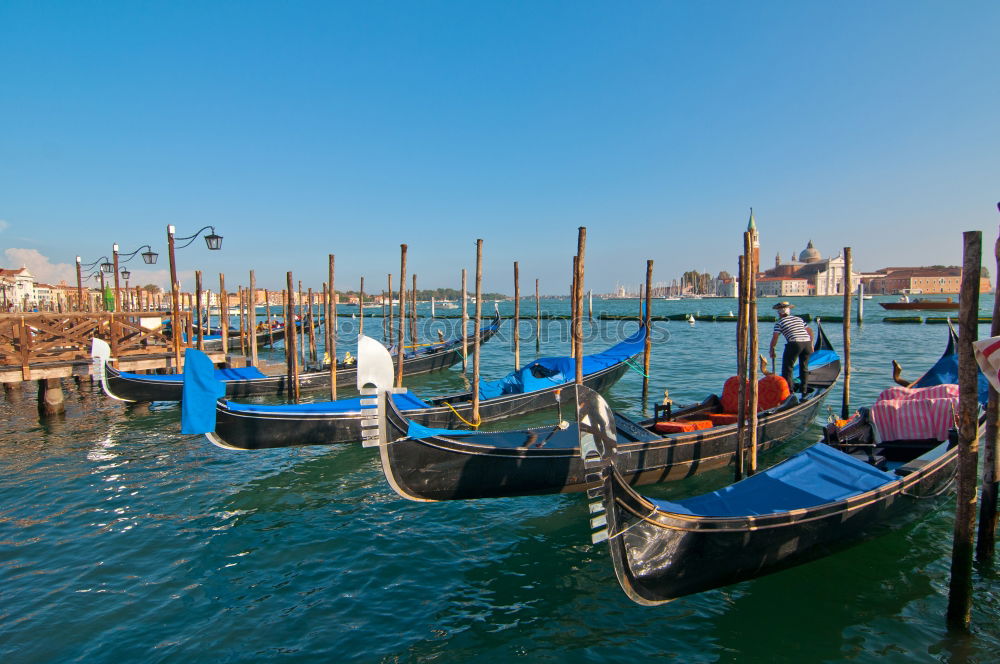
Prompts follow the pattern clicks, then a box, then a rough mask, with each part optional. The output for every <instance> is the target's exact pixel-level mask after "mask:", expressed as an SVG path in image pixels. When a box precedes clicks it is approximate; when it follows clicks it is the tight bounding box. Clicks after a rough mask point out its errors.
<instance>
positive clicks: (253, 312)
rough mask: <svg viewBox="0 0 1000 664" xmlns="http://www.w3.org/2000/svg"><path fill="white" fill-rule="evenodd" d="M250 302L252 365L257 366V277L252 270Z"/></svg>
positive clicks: (248, 312)
mask: <svg viewBox="0 0 1000 664" xmlns="http://www.w3.org/2000/svg"><path fill="white" fill-rule="evenodd" d="M247 299H248V300H250V301H249V302H248V303H247V307H248V309H247V318H248V320H249V321H250V324H249V328H250V364H251V366H255V367H256V366H257V365H258V362H257V276H256V275H255V274H254V271H253V270H250V297H249V298H247Z"/></svg>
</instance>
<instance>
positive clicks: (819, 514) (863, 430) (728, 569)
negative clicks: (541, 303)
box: [590, 335, 986, 605]
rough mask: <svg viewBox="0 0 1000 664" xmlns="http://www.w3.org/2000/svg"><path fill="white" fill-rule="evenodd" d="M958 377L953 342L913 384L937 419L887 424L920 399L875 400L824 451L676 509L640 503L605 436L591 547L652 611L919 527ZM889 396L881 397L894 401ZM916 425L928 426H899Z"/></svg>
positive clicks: (950, 460)
mask: <svg viewBox="0 0 1000 664" xmlns="http://www.w3.org/2000/svg"><path fill="white" fill-rule="evenodd" d="M957 370H958V365H957V357H956V355H955V351H954V337H953V335H952V336H951V337H950V339H949V343H948V347H947V349H946V351H945V353H944V355H943V356H942V357H941V359H940V360H939V361H938V362H937V364H935V366H934V367H933V368H932V369H931V370H930V371H928V372H927V373H926V374H925V375H924V376H923V377H922V378H921V379H920V380H919V381H916V383H914V384H913V386H914V387H921V388H927V389H928V390H931V391H933V392H934V394H933V396H934V397H935V398H934V399H930V400H921V401H919V403H917V404H916V406H917V407H919V408H923V409H924V410H923V411H922V412H923V413H931V412H936V413H937V416H936V421H935V418H934V417H931V416H930V415H924V416H921V417H920V418H914V417H908V418H907V416H903V417H899V416H895V417H896V420H895V424H894V421H893V417H894V414H893V413H902V412H905V411H904V410H903V409H904V408H906V407H909V406H912V405H914V401H913V400H914V399H916V398H917V396H918V395H927V390H918V391H915V390H906V389H905V388H903V394H904V396H902V397H901V398H902V401H886V400H881V401H878V402H876V403H875V404H873V406H872V407H871V408H870V409H863V410H862V411H861V412H859V414H858V415H856V416H855V417H854V418H852V419H851V420H849V421H848V422H847V423H846V424H844V423H840V425H839V426H838V424H837V423H834V424H831V425H829V426H828V427H827V428H826V430H825V432H824V437H823V441H822V442H819V443H817V444H815V445H812V446H811V447H809V448H807V449H806V450H804V451H803V452H800V453H798V454H796V455H794V456H792V457H790V458H788V459H786V460H785V461H783V462H781V463H779V464H777V465H776V466H774V467H772V468H770V469H768V470H765V471H763V472H761V473H758V474H756V475H754V476H752V477H750V478H748V479H745V480H743V481H740V482H737V483H735V484H733V485H731V486H728V487H726V488H724V489H720V490H718V491H713V492H711V493H707V494H704V495H700V496H695V497H692V498H686V499H683V500H678V501H664V500H654V499H651V498H646V497H643V496H642V495H640V494H639V493H637V492H636V491H635V490H634V489H633V488H632V487H631V486H629V479H628V476H627V474H625V473H623V472H621V471H620V470H619V467H618V464H619V463H620V460H619V454H618V452H616V451H615V448H616V447H618V448H619V449H621V447H620V443H619V444H618V445H616V444H615V442H614V440H613V435H610V436H604V440H603V442H602V443H601V446H603V447H604V448H605V449H604V450H599V455H600V456H602V457H603V459H602V461H600V462H598V463H597V464H596V465H598V466H599V469H598V473H599V475H600V477H601V482H602V485H601V486H600V487H599V488H597V489H594V490H593V491H592V496H594V497H599V498H600V501H599V502H597V503H594V504H592V505H591V508H590V512H591V513H592V514H593V515H594V519H593V520H592V525H593V526H594V528H595V529H596V532H595V533H594V535H593V539H594V541H595V542H599V541H602V540H605V539H606V540H607V541H608V546H609V548H610V553H611V558H612V561H613V565H614V569H615V574H616V576H617V577H618V581H619V583H620V584H621V586H622V588H623V589H624V590H625V593H626V594H627V595H628V596H629V597H630V598H631V599H632V600H634V601H635V602H637V603H639V604H645V605H653V604H660V603H663V602H668V601H670V600H672V599H675V598H677V597H681V596H684V595H688V594H692V593H697V592H701V591H704V590H709V589H712V588H718V587H721V586H725V585H729V584H732V583H736V582H739V581H745V580H748V579H753V578H756V577H759V576H763V575H765V574H769V573H771V572H776V571H778V570H781V569H785V568H787V567H791V566H793V565H798V564H800V563H804V562H807V561H809V560H812V559H815V558H818V557H822V556H825V555H828V554H829V553H832V552H833V551H836V550H838V549H841V548H844V547H846V546H849V545H850V544H853V543H856V542H858V541H860V540H863V539H867V538H869V537H872V536H874V535H877V534H879V533H880V532H884V531H885V530H887V529H889V528H892V527H896V526H899V525H901V524H904V523H906V522H908V521H910V520H912V519H914V518H917V517H919V516H920V515H921V514H923V513H924V512H925V511H926V510H927V509H929V508H931V507H932V506H934V505H935V504H936V503H937V500H936V499H938V498H941V497H942V496H943V495H945V494H946V493H947V492H948V489H949V488H950V487H951V486H952V484H953V481H954V477H955V471H956V447H955V437H954V436H949V435H948V428H949V427H950V426H951V424H952V418H953V410H954V409H956V408H957V407H956V406H955V405H954V401H955V400H956V397H955V396H954V395H956V394H957V386H955V385H951V384H950V383H955V382H957V376H958V373H957ZM980 381H981V386H980V387H981V389H980V399H983V397H984V396H985V387H986V386H985V379H983V378H982V376H980ZM900 389H901V388H898V387H897V388H892V390H896V391H899V390H900ZM892 390H887V391H886V392H884V393H883V396H886V395H888V396H890V397H893V398H896V397H899V396H900V395H899V393H898V392H896V393H894V392H893V391H892ZM905 395H908V396H905ZM598 399H599V397H598ZM906 400H910V401H909V402H908V404H907V401H906ZM897 409H898V410H897ZM916 421H924V422H933V423H934V424H935V425H936V426H933V427H927V428H925V429H923V430H913V429H912V428H911V429H908V430H907V429H905V428H903V427H902V426H901V425H900V423H901V422H902V423H905V424H906V425H907V426H911V427H912V426H913V422H916ZM935 429H936V431H935ZM901 431H909V432H910V436H912V437H907V436H900V435H898V434H899V433H900V432H901ZM611 433H612V434H613V432H611ZM883 437H884V438H885V439H883ZM622 460H623V461H625V463H626V464H627V463H628V462H627V460H624V459H622Z"/></svg>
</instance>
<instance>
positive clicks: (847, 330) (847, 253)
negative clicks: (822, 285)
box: [840, 247, 852, 420]
mask: <svg viewBox="0 0 1000 664" xmlns="http://www.w3.org/2000/svg"><path fill="white" fill-rule="evenodd" d="M851 266H852V261H851V248H850V247H844V401H843V403H842V404H841V406H840V416H841V417H842V418H843V419H845V420H846V419H847V417H848V416H849V415H850V414H851V295H852V292H851V290H852V289H851Z"/></svg>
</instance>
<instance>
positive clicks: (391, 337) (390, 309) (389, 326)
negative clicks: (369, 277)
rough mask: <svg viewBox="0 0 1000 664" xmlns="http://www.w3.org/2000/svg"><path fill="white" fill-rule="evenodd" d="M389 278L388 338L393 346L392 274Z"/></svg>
mask: <svg viewBox="0 0 1000 664" xmlns="http://www.w3.org/2000/svg"><path fill="white" fill-rule="evenodd" d="M387 279H388V282H389V324H388V329H389V334H388V336H387V339H388V340H389V346H390V347H391V346H392V343H393V336H394V333H393V327H392V323H393V321H392V275H391V274H390V275H388V277H387Z"/></svg>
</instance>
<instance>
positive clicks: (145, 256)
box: [101, 242, 159, 309]
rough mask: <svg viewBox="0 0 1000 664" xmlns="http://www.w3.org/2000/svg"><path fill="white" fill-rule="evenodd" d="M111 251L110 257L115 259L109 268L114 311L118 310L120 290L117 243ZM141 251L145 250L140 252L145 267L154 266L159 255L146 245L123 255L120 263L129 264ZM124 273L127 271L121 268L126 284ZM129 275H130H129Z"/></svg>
mask: <svg viewBox="0 0 1000 664" xmlns="http://www.w3.org/2000/svg"><path fill="white" fill-rule="evenodd" d="M112 249H113V251H112V255H113V256H114V257H115V262H114V265H113V266H112V267H111V270H112V271H113V272H114V273H115V309H118V308H119V307H120V306H121V288H120V287H119V285H118V263H119V258H118V257H119V249H118V243H117V242H116V243H115V244H114V245H113V246H112ZM143 249H145V250H146V251H143V252H142V260H143V261H144V262H145V263H146V264H147V265H152V264H154V263H155V262H156V258H157V257H158V256H159V254H158V253H156V252H155V251H153V248H152V247H150V246H149V245H148V244H144V245H142V246H141V247H139V248H138V249H136V250H135V251H133V252H132V253H130V254H125V256H124V257H123V258H122V259H121V262H122V263H127V262H129V261H130V260H132V259H133V258H135V255H136V254H138V253H139V252H140V251H142V250H143ZM101 269H102V270H103V269H104V266H103V265H102V266H101ZM105 272H107V270H105ZM126 273H128V270H126V269H125V268H122V269H121V275H122V279H124V280H125V281H126V282H127V281H128V277H126V276H125V274H126ZM129 274H131V273H129ZM125 288H126V289H128V284H127V283H126V284H125Z"/></svg>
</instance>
